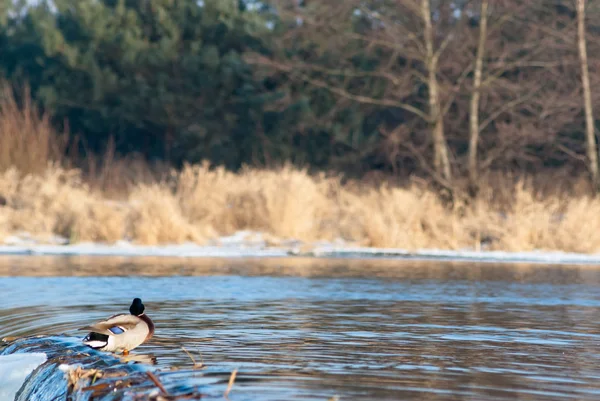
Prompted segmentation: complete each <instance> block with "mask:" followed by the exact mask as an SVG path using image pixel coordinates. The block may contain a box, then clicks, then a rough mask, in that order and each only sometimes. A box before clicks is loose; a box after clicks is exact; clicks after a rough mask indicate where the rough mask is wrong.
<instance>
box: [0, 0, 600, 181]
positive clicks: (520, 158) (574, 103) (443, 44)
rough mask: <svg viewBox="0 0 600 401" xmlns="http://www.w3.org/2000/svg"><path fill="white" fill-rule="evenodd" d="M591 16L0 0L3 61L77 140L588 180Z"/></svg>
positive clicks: (162, 150) (432, 5)
mask: <svg viewBox="0 0 600 401" xmlns="http://www.w3.org/2000/svg"><path fill="white" fill-rule="evenodd" d="M578 6H579V7H578ZM599 17H600V1H588V2H587V4H586V2H585V1H583V0H577V1H574V0H533V1H531V0H490V1H488V0H478V1H462V0H455V1H444V0H344V1H325V0H320V1H314V0H274V1H262V2H255V1H250V0H248V1H242V0H54V1H52V2H45V1H38V2H35V3H28V2H24V1H16V2H15V1H13V0H1V1H0V51H1V52H0V77H1V78H2V79H3V80H5V81H6V82H8V83H9V84H10V85H12V86H14V87H15V88H21V87H23V86H25V85H28V87H29V89H30V91H31V96H32V98H33V100H34V101H35V103H36V104H38V105H39V107H40V108H41V109H42V110H44V111H47V112H49V113H50V114H51V115H52V119H53V120H52V122H53V124H54V126H55V127H56V128H57V129H58V130H61V131H65V130H67V131H68V132H69V134H70V135H71V137H72V139H73V140H75V138H76V139H77V140H76V143H77V145H76V146H77V147H79V148H80V149H79V152H83V153H85V152H89V153H95V154H102V153H103V152H105V151H106V150H107V147H109V146H113V145H114V148H115V150H116V151H117V153H118V154H119V155H122V156H127V155H132V154H138V155H142V156H143V157H144V158H146V159H147V160H148V161H151V162H152V161H160V162H166V163H168V164H170V165H174V166H181V165H182V164H183V163H185V162H191V163H194V162H199V161H201V160H210V161H211V162H212V163H214V164H218V165H224V166H226V167H227V168H230V169H238V168H239V167H241V166H242V165H244V164H249V165H252V166H266V167H269V166H275V165H278V164H280V163H282V162H284V161H290V162H292V163H294V164H297V165H303V166H310V167H311V168H314V169H319V170H335V171H343V172H345V173H347V174H350V175H357V176H361V175H364V174H365V173H368V172H372V171H381V172H383V173H386V174H388V173H389V174H396V175H398V176H403V177H406V176H409V175H419V176H422V177H426V178H428V179H431V180H433V181H435V182H437V183H439V184H441V185H442V186H452V185H453V182H456V180H457V179H459V178H460V179H463V178H469V179H470V181H471V183H472V184H473V185H474V186H476V184H477V180H478V179H479V177H481V176H482V172H485V171H511V172H514V171H517V172H540V171H552V170H554V169H562V170H563V171H569V172H570V174H573V175H582V174H585V175H588V176H590V177H591V179H592V181H594V180H596V182H597V181H598V173H597V164H598V161H597V156H596V155H597V145H596V138H595V125H596V123H597V121H596V120H595V119H594V118H595V115H594V109H593V106H594V105H595V104H598V103H599V101H600V91H596V90H595V88H597V87H598V85H599V84H600V18H599ZM586 80H587V82H586ZM586 87H587V91H586ZM17 93H22V92H19V91H17ZM586 93H587V94H588V95H589V96H587V97H586V96H585V95H586ZM21 100H22V99H21ZM0 135H1V133H0Z"/></svg>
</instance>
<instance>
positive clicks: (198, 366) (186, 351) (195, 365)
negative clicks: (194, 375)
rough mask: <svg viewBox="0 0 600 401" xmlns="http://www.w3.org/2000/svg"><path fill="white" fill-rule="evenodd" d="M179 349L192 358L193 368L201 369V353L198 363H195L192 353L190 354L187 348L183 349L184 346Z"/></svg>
mask: <svg viewBox="0 0 600 401" xmlns="http://www.w3.org/2000/svg"><path fill="white" fill-rule="evenodd" d="M181 349H182V350H183V352H185V353H186V354H187V356H189V357H190V359H191V360H192V363H193V364H194V369H202V368H203V367H204V360H202V354H200V363H197V362H196V360H195V359H194V357H193V356H192V354H190V352H189V351H188V350H187V349H185V348H184V347H181Z"/></svg>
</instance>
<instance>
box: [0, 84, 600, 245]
mask: <svg viewBox="0 0 600 401" xmlns="http://www.w3.org/2000/svg"><path fill="white" fill-rule="evenodd" d="M22 99H23V101H22V102H21V104H20V105H19V104H18V102H17V101H16V100H15V96H13V92H11V91H10V90H8V89H4V90H3V91H2V92H1V94H0V130H1V131H0V240H1V239H2V238H3V237H6V236H8V235H10V234H14V233H17V232H22V231H25V232H28V233H30V234H32V235H33V236H35V237H37V238H40V239H44V238H48V237H49V236H51V235H56V234H58V235H61V236H64V237H67V238H68V239H69V240H70V241H71V242H77V241H104V242H115V241H118V240H121V239H126V240H132V241H134V242H137V243H140V244H161V243H180V242H184V241H193V242H197V243H203V242H205V241H206V240H208V239H211V238H216V237H218V236H220V235H227V234H232V233H234V232H236V231H238V230H253V231H261V232H264V233H266V234H269V235H270V236H271V238H272V239H273V240H274V241H276V240H277V239H298V240H302V241H304V242H312V241H317V240H334V239H337V238H341V239H344V240H346V241H350V242H353V243H355V244H360V245H364V246H373V247H396V248H404V249H409V250H414V249H419V248H421V249H423V248H440V249H480V248H481V247H482V246H485V247H486V248H487V249H496V250H508V251H523V250H533V249H546V250H562V251H576V252H599V251H600V199H599V198H593V197H590V196H588V195H587V194H589V186H588V185H587V184H586V180H584V179H581V180H572V179H568V177H567V178H565V179H562V180H559V181H560V182H563V183H568V185H565V186H562V187H561V186H559V185H558V184H557V180H549V179H546V180H542V181H541V183H540V181H539V180H538V181H535V180H517V179H515V178H514V177H511V176H509V175H495V176H489V177H487V179H486V182H487V183H488V186H487V187H483V188H482V189H481V192H480V194H481V196H480V197H479V198H478V200H477V201H475V202H474V203H467V202H462V201H461V200H460V199H459V200H458V201H456V202H455V203H454V205H453V206H452V207H448V206H447V205H444V204H442V202H441V201H440V199H439V197H438V196H437V195H436V194H435V193H434V192H432V191H430V190H428V189H427V187H426V186H425V185H422V184H420V185H419V184H418V183H414V184H408V185H404V186H395V185H393V184H391V180H381V184H376V185H375V184H373V183H372V182H371V183H370V184H368V185H367V184H366V183H365V182H349V183H344V184H342V180H341V178H340V177H337V176H326V175H323V174H321V175H311V174H309V173H308V172H307V171H306V170H302V169H297V168H294V167H292V166H289V165H286V166H283V167H281V168H278V169H271V170H264V169H251V168H244V169H242V170H241V171H240V172H238V173H233V172H230V171H227V170H225V169H224V168H222V167H211V166H210V165H209V164H207V163H204V164H200V165H186V166H184V167H183V169H182V170H181V171H171V172H170V173H169V172H168V171H167V172H166V173H165V169H164V167H162V168H154V169H152V168H150V167H149V166H148V165H147V164H145V163H144V162H143V161H141V160H140V159H135V158H132V159H128V160H122V159H118V158H116V157H115V156H114V152H112V151H111V149H112V148H111V147H110V146H109V147H108V149H109V151H108V152H107V153H106V154H105V155H104V158H103V159H102V160H97V159H94V158H93V157H90V158H89V160H88V165H87V166H86V169H85V174H84V173H82V171H81V170H77V169H69V168H65V167H62V165H63V164H64V163H63V164H61V163H60V158H61V155H62V154H63V153H64V149H65V145H66V139H65V138H66V134H57V133H55V132H54V131H53V130H52V129H51V127H50V124H49V119H48V116H46V115H40V114H39V113H38V112H37V111H36V110H35V108H34V107H33V106H32V104H31V101H30V100H28V99H29V98H28V96H27V92H26V91H25V92H24V95H23V96H22ZM537 178H539V177H537ZM550 182H551V183H552V185H550V184H549V183H550Z"/></svg>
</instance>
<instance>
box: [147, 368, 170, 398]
mask: <svg viewBox="0 0 600 401" xmlns="http://www.w3.org/2000/svg"><path fill="white" fill-rule="evenodd" d="M146 375H147V376H148V377H149V378H150V380H152V382H153V383H154V384H155V385H156V387H158V388H159V389H160V391H162V392H163V393H164V394H165V395H169V392H168V391H167V389H166V388H165V386H163V385H162V383H161V382H160V380H158V377H156V376H155V375H154V373H152V372H146Z"/></svg>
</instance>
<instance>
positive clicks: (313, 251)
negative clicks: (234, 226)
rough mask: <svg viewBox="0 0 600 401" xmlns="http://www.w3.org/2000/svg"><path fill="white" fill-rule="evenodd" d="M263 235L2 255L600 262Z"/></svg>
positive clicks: (7, 246)
mask: <svg viewBox="0 0 600 401" xmlns="http://www.w3.org/2000/svg"><path fill="white" fill-rule="evenodd" d="M272 242H273V241H269V240H267V239H265V236H264V235H263V234H262V233H256V232H251V231H240V232H238V233H236V234H234V235H232V236H227V237H221V238H219V239H217V240H215V241H212V242H211V243H210V244H208V245H198V244H195V243H184V244H165V245H154V246H151V245H136V244H133V243H131V242H128V241H119V242H117V243H115V244H101V243H76V244H67V241H66V240H65V241H63V240H62V239H61V238H54V239H53V240H52V241H51V243H42V242H40V241H36V240H35V239H32V238H31V236H29V235H27V234H24V235H22V236H11V237H9V238H8V239H7V240H5V243H4V245H1V244H0V256H1V255H54V256H123V257H137V256H163V257H182V258H210V257H213V258H215V257H216V258H249V257H250V258H254V257H290V256H304V257H322V258H369V259H372V258H386V259H390V258H391V259H408V260H439V261H457V262H487V263H542V264H591V265H596V264H597V265H600V254H581V253H569V252H558V251H530V252H503V251H472V250H459V251H450V250H436V249H424V250H419V251H407V250H404V249H397V248H368V247H356V246H351V245H350V244H348V243H345V242H344V241H342V240H338V241H335V242H332V243H330V242H318V243H314V244H303V243H301V242H300V241H295V240H287V241H276V244H273V243H272Z"/></svg>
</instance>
